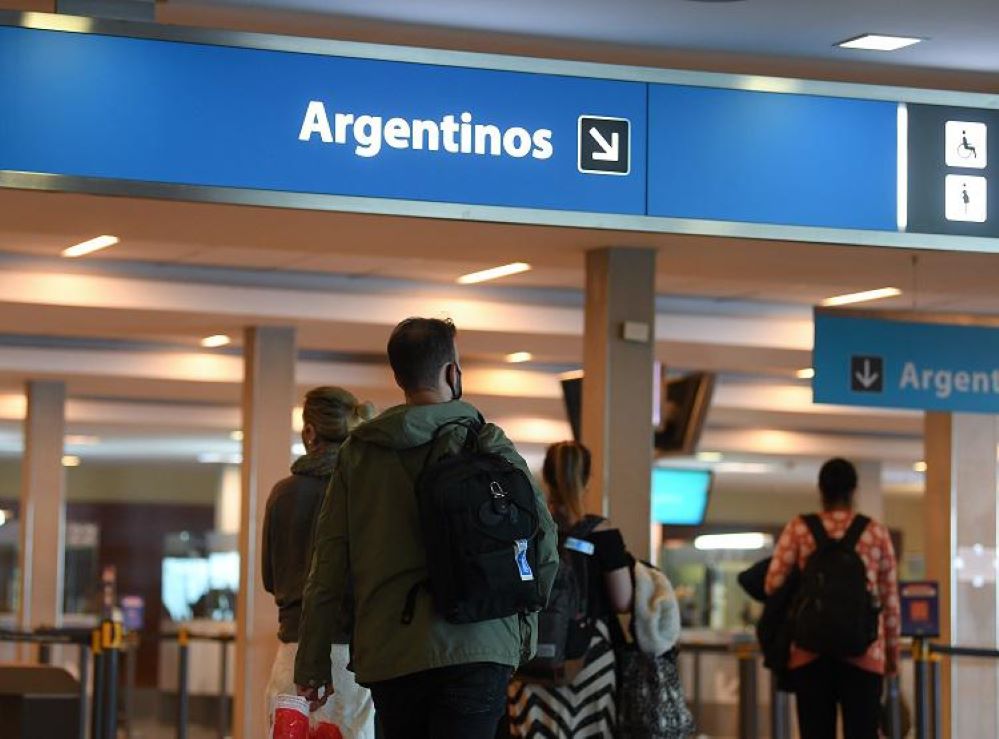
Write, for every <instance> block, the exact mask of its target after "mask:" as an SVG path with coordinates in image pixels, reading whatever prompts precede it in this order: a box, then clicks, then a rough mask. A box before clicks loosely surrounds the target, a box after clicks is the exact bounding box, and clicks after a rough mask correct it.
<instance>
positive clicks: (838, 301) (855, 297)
mask: <svg viewBox="0 0 999 739" xmlns="http://www.w3.org/2000/svg"><path fill="white" fill-rule="evenodd" d="M901 294H902V291H901V290H899V289H898V288H897V287H879V288H878V289H877V290H865V291H863V292H859V293H847V294H846V295H835V296H833V297H831V298H826V299H825V300H823V301H822V302H821V303H820V305H824V306H826V307H831V306H836V305H850V304H851V303H866V302H867V301H868V300H881V299H882V298H894V297H895V296H896V295H901Z"/></svg>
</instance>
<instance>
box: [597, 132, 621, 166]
mask: <svg viewBox="0 0 999 739" xmlns="http://www.w3.org/2000/svg"><path fill="white" fill-rule="evenodd" d="M590 136H592V137H593V140H594V141H596V142H597V146H599V147H600V149H601V151H595V152H593V161H595V162H616V161H617V160H618V158H619V156H620V143H621V138H620V136H619V135H618V134H617V133H612V134H611V140H610V141H608V140H607V139H605V138H604V135H603V134H602V133H600V131H598V130H597V129H596V127H593V128H591V129H590Z"/></svg>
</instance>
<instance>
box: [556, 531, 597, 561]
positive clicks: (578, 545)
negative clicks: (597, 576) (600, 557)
mask: <svg viewBox="0 0 999 739" xmlns="http://www.w3.org/2000/svg"><path fill="white" fill-rule="evenodd" d="M562 546H564V547H565V548H566V549H571V550H572V551H574V552H579V553H580V554H585V555H586V556H588V557H590V556H593V553H594V552H595V551H597V548H596V547H595V546H593V542H592V541H584V540H583V539H577V538H576V537H574V536H567V537H566V538H565V541H564V542H562Z"/></svg>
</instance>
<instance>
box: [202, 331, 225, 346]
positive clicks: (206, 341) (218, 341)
mask: <svg viewBox="0 0 999 739" xmlns="http://www.w3.org/2000/svg"><path fill="white" fill-rule="evenodd" d="M231 343H232V339H230V338H229V337H228V336H226V335H225V334H214V335H212V336H206V337H205V338H203V339H202V340H201V346H203V347H205V348H206V349H217V348H218V347H220V346H229V344H231Z"/></svg>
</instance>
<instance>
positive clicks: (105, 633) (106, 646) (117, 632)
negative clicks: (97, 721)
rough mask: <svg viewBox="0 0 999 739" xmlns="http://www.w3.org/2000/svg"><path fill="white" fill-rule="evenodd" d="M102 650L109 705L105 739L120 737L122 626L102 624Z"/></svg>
mask: <svg viewBox="0 0 999 739" xmlns="http://www.w3.org/2000/svg"><path fill="white" fill-rule="evenodd" d="M101 634H102V637H103V638H102V639H101V649H102V650H103V651H104V654H105V659H104V668H105V669H106V670H107V677H106V678H105V685H104V690H105V692H106V693H107V704H106V706H105V709H104V710H105V715H104V737H105V739H117V737H118V660H119V657H120V653H121V624H118V623H115V622H114V621H105V622H104V623H103V624H101Z"/></svg>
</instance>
